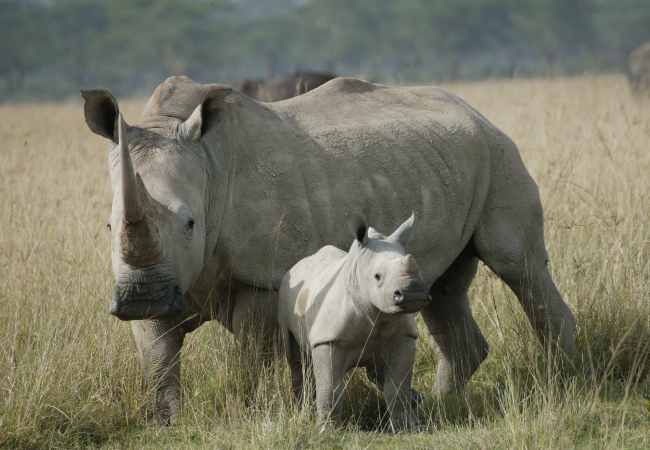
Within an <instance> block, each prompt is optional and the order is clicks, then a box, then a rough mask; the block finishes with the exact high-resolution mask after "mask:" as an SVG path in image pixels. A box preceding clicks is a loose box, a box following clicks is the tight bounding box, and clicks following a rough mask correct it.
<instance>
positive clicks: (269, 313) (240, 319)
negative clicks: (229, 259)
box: [231, 286, 278, 351]
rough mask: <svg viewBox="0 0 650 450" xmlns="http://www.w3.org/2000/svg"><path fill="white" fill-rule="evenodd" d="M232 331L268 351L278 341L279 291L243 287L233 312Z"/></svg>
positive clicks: (237, 337)
mask: <svg viewBox="0 0 650 450" xmlns="http://www.w3.org/2000/svg"><path fill="white" fill-rule="evenodd" d="M231 323H232V332H233V333H234V335H235V338H236V339H237V340H238V341H240V342H242V343H245V342H246V341H247V340H248V339H251V340H252V341H253V342H255V343H256V344H261V345H262V348H263V349H264V350H266V351H269V350H270V349H272V348H273V347H272V346H273V345H274V343H275V342H277V339H276V338H277V333H278V292H277V291H274V290H270V289H261V288H255V287H252V286H244V287H241V288H240V289H239V290H238V291H237V294H236V297H235V305H234V307H233V312H232V321H231Z"/></svg>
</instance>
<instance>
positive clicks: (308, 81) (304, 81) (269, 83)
mask: <svg viewBox="0 0 650 450" xmlns="http://www.w3.org/2000/svg"><path fill="white" fill-rule="evenodd" d="M334 78H336V77H335V76H334V75H331V74H329V73H318V72H302V73H301V72H294V73H292V74H291V75H288V76H286V77H284V78H279V79H257V80H244V81H243V82H241V83H240V84H239V85H238V86H237V90H239V91H240V92H241V93H243V94H246V95H247V96H249V97H250V98H252V99H254V100H257V101H258V102H277V101H280V100H286V99H288V98H292V97H295V96H297V95H302V94H304V93H305V92H309V91H311V90H312V89H316V88H317V87H318V86H321V85H323V84H325V83H327V82H328V81H330V80H332V79H334Z"/></svg>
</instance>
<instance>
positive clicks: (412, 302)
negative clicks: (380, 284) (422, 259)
mask: <svg viewBox="0 0 650 450" xmlns="http://www.w3.org/2000/svg"><path fill="white" fill-rule="evenodd" d="M429 302H431V296H430V295H429V286H427V284H426V283H424V281H420V282H416V283H413V284H409V285H407V286H404V287H400V288H399V289H396V290H395V291H394V292H393V303H394V305H395V306H396V307H397V308H399V310H400V312H404V313H412V312H416V311H419V310H420V309H422V308H424V307H425V306H427V305H428V304H429Z"/></svg>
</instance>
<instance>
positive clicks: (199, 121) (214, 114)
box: [185, 86, 232, 140]
mask: <svg viewBox="0 0 650 450" xmlns="http://www.w3.org/2000/svg"><path fill="white" fill-rule="evenodd" d="M231 92H232V88H229V87H228V86H219V87H217V88H213V89H210V90H209V91H208V92H206V93H205V94H203V98H202V99H201V103H200V104H199V106H197V107H196V109H195V110H194V112H192V115H191V116H190V117H189V119H187V120H186V121H185V129H186V130H187V134H188V136H189V137H190V138H191V139H194V140H198V139H201V138H202V137H203V136H204V135H205V134H206V133H207V132H208V130H209V129H210V128H211V127H213V126H214V125H216V124H217V123H219V122H220V121H221V120H222V119H223V118H224V117H225V115H226V114H227V113H228V106H229V105H228V103H227V102H226V101H225V99H226V97H227V96H228V95H229V94H230V93H231Z"/></svg>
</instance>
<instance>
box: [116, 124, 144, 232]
mask: <svg viewBox="0 0 650 450" xmlns="http://www.w3.org/2000/svg"><path fill="white" fill-rule="evenodd" d="M118 134H119V147H120V176H121V179H122V208H123V211H124V220H125V221H126V222H127V223H130V224H136V223H138V222H141V221H142V220H143V219H144V207H143V206H142V201H141V200H140V194H139V192H138V184H137V181H136V179H135V172H134V170H133V164H132V163H131V153H130V152H129V143H128V141H127V140H126V123H124V118H123V117H122V113H120V118H119V122H118Z"/></svg>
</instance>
